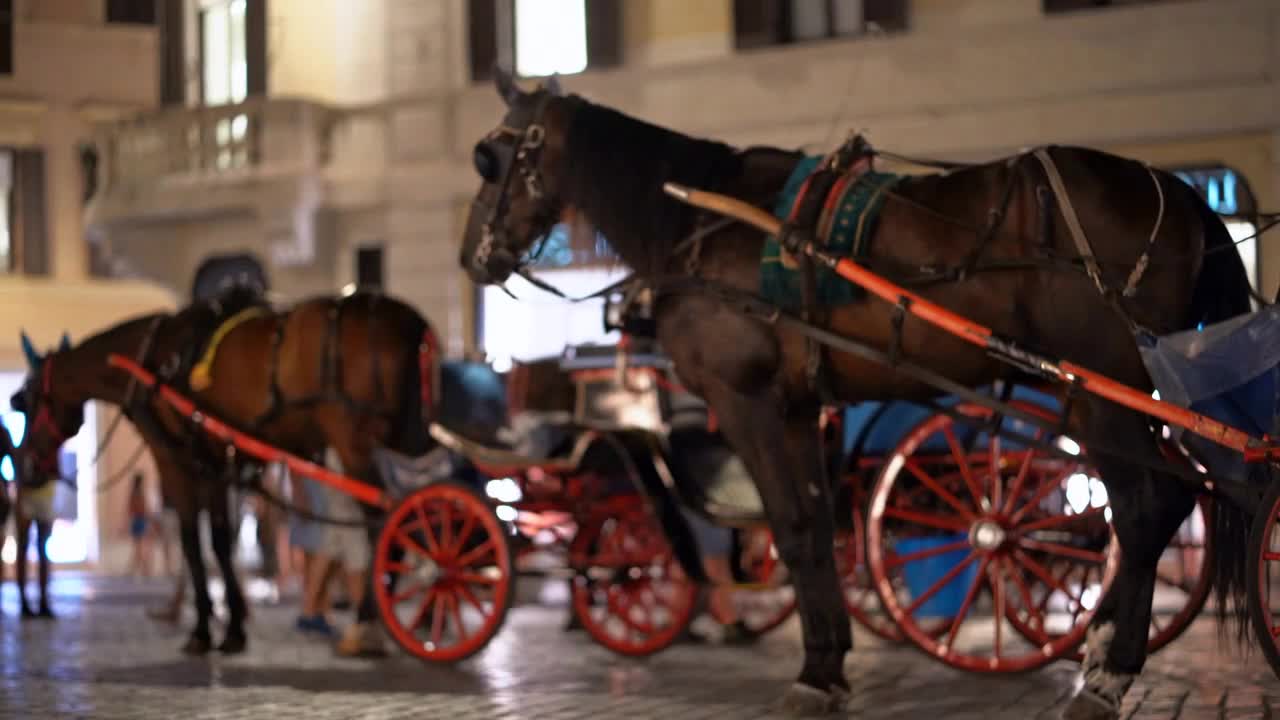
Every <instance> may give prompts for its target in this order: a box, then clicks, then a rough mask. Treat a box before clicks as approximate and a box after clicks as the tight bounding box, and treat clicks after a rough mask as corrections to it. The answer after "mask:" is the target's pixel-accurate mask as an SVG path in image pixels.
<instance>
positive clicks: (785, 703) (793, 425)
mask: <svg viewBox="0 0 1280 720" xmlns="http://www.w3.org/2000/svg"><path fill="white" fill-rule="evenodd" d="M707 399H708V401H710V404H711V407H712V408H713V409H714V411H715V413H716V417H718V418H720V423H721V432H722V433H723V434H724V436H725V437H726V438H727V439H728V440H729V444H730V447H732V448H733V449H734V450H735V451H736V452H738V454H739V456H740V457H741V458H742V460H743V462H744V463H746V465H747V468H748V469H749V470H750V471H751V476H752V479H753V480H754V481H755V485H756V488H757V489H758V490H759V492H760V498H761V500H762V502H763V503H764V508H765V513H766V515H767V516H768V519H769V527H770V529H771V530H772V531H773V537H774V542H775V544H776V545H777V548H778V552H779V554H780V555H781V557H782V561H783V562H784V563H786V565H787V568H788V570H789V571H790V573H791V577H792V578H793V584H794V587H795V592H796V603H797V606H798V608H799V613H800V622H801V628H802V630H803V637H804V655H805V659H804V667H803V669H802V670H801V672H800V676H799V677H798V678H797V680H796V682H795V683H794V684H793V685H792V686H791V687H790V688H789V689H788V690H787V692H786V694H785V695H784V696H783V698H782V700H781V703H780V709H781V710H782V711H784V712H786V713H788V714H791V715H797V716H815V715H825V714H827V713H830V712H833V711H840V710H843V708H844V706H845V704H846V703H847V702H848V699H849V682H848V680H847V679H846V678H845V675H844V658H845V655H846V654H847V653H848V652H849V650H851V649H852V648H853V635H852V632H851V630H850V627H849V614H848V612H847V611H846V610H845V607H844V603H843V600H842V598H843V595H842V592H841V589H840V581H839V577H838V576H837V573H836V565H835V552H834V544H835V536H834V528H833V513H832V501H831V489H830V485H829V484H828V483H827V482H825V481H824V471H823V458H822V452H821V443H820V441H819V436H818V428H817V419H818V410H817V407H816V406H812V405H809V404H804V405H802V406H800V407H795V408H789V409H788V410H789V412H784V411H782V410H781V409H780V407H779V405H778V402H777V400H776V398H774V397H773V396H772V395H771V394H770V393H768V392H765V393H762V394H761V395H760V396H756V397H748V396H745V395H741V394H738V393H735V392H732V391H725V392H716V391H715V390H712V391H710V392H709V393H708V395H707Z"/></svg>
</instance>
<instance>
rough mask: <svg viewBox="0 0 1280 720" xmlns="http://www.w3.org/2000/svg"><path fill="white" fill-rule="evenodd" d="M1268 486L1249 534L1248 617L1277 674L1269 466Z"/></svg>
mask: <svg viewBox="0 0 1280 720" xmlns="http://www.w3.org/2000/svg"><path fill="white" fill-rule="evenodd" d="M1268 484H1269V487H1268V488H1267V492H1266V494H1265V495H1264V496H1263V498H1262V503H1261V504H1260V505H1259V506H1258V509H1257V514H1255V515H1254V516H1253V527H1252V529H1251V530H1250V533H1249V557H1248V560H1247V562H1248V577H1247V578H1246V580H1245V584H1246V589H1247V592H1248V597H1249V600H1248V604H1249V617H1250V619H1251V620H1252V624H1253V632H1254V635H1256V636H1257V638H1258V644H1259V645H1261V646H1262V654H1263V655H1265V656H1266V657H1267V663H1268V664H1270V665H1271V671H1272V672H1274V673H1275V674H1276V676H1277V677H1280V473H1277V472H1276V467H1275V466H1272V467H1271V468H1270V473H1269V483H1268Z"/></svg>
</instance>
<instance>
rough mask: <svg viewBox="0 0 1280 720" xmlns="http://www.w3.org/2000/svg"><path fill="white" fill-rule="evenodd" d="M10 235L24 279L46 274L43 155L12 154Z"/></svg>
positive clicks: (33, 152)
mask: <svg viewBox="0 0 1280 720" xmlns="http://www.w3.org/2000/svg"><path fill="white" fill-rule="evenodd" d="M13 170H14V173H13V176H14V177H13V179H14V183H13V198H14V202H13V206H14V220H15V222H14V231H15V232H14V234H13V237H14V238H15V239H16V241H17V242H16V243H15V245H16V246H17V251H18V261H19V263H20V268H21V270H22V272H24V273H26V274H27V275H48V274H49V226H48V215H47V209H46V205H45V193H44V187H45V183H44V176H45V172H44V152H43V151H42V150H18V151H15V152H14V154H13Z"/></svg>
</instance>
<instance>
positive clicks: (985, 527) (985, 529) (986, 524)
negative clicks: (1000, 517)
mask: <svg viewBox="0 0 1280 720" xmlns="http://www.w3.org/2000/svg"><path fill="white" fill-rule="evenodd" d="M1008 536H1009V535H1008V533H1007V532H1005V529H1004V528H1003V527H1001V526H1000V523H998V522H996V521H994V520H979V521H977V522H975V523H974V524H973V526H972V527H970V528H969V544H970V545H973V546H974V547H975V548H977V549H978V550H982V551H984V552H992V551H994V550H998V549H1000V546H1002V545H1004V542H1005V540H1006V539H1007V538H1008Z"/></svg>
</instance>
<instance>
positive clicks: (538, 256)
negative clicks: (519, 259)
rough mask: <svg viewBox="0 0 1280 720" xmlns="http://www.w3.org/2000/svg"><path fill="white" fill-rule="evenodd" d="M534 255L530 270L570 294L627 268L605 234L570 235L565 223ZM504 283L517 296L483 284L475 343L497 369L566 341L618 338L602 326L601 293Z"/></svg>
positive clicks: (552, 351)
mask: <svg viewBox="0 0 1280 720" xmlns="http://www.w3.org/2000/svg"><path fill="white" fill-rule="evenodd" d="M571 238H572V239H571ZM534 255H535V256H534V259H533V261H532V262H533V271H534V275H535V276H536V277H537V278H538V279H539V280H542V281H544V282H547V283H550V284H551V285H554V286H555V287H557V288H559V289H560V290H561V291H562V292H564V293H565V294H567V295H570V296H583V295H589V294H591V293H593V292H595V291H597V290H600V289H602V288H605V287H608V286H609V285H610V284H611V283H614V282H617V281H618V280H621V279H622V278H623V277H624V276H625V275H626V274H627V272H628V270H627V268H626V267H624V266H623V265H622V264H621V263H620V262H618V261H617V259H616V257H615V256H614V255H613V254H612V253H611V252H610V250H609V248H608V244H607V242H606V241H605V238H604V236H602V235H599V234H597V235H596V236H595V237H594V238H590V237H589V238H584V239H580V238H577V237H572V235H571V233H569V232H568V228H567V227H565V225H564V224H558V225H556V226H555V227H554V228H552V230H551V232H550V233H549V234H548V235H547V238H546V240H544V241H543V242H542V243H541V244H540V246H539V247H537V248H535V250H534ZM506 286H507V288H508V289H510V290H511V292H512V293H514V294H515V295H516V297H517V298H519V299H518V300H517V299H513V298H512V297H511V296H510V295H508V294H507V293H506V292H505V291H503V290H502V289H500V288H496V287H493V286H485V287H483V288H481V289H480V295H479V298H478V299H477V305H478V309H477V311H476V325H477V328H476V339H477V343H478V345H479V346H480V347H481V348H483V349H484V352H485V355H486V356H487V358H488V360H489V361H490V362H492V363H493V366H494V369H495V370H497V371H498V372H506V371H507V370H509V369H510V368H511V364H512V361H514V360H534V359H537V358H542V357H547V356H550V355H558V354H559V353H560V351H561V350H563V349H564V347H565V346H566V345H581V344H584V343H601V344H603V343H613V342H617V340H618V334H617V333H616V332H605V329H604V300H603V299H600V298H597V299H593V300H588V301H584V302H579V303H573V302H569V301H567V300H564V299H562V298H558V297H555V296H554V295H551V294H549V293H547V292H545V291H543V290H540V289H538V288H535V287H534V286H533V285H531V284H529V283H528V282H526V281H525V280H524V279H523V278H521V277H518V276H513V277H512V278H510V279H509V280H508V281H507V283H506Z"/></svg>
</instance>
